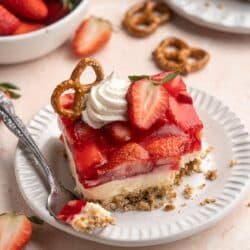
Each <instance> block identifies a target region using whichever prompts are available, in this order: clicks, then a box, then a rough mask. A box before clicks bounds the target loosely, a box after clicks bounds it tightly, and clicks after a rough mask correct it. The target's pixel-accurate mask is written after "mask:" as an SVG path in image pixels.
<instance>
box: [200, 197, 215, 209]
mask: <svg viewBox="0 0 250 250" xmlns="http://www.w3.org/2000/svg"><path fill="white" fill-rule="evenodd" d="M215 202H216V199H214V198H206V199H205V200H203V201H201V202H200V206H202V207H203V206H206V205H207V204H211V203H215Z"/></svg>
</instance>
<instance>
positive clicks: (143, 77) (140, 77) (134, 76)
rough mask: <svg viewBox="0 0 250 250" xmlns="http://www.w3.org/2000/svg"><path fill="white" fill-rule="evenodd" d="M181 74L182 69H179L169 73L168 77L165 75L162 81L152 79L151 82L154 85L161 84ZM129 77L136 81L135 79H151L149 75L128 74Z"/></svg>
mask: <svg viewBox="0 0 250 250" xmlns="http://www.w3.org/2000/svg"><path fill="white" fill-rule="evenodd" d="M179 74H180V71H179V70H177V71H175V72H173V73H171V74H169V75H167V76H166V77H164V78H163V79H162V80H161V81H160V82H157V81H152V80H151V82H152V84H154V85H161V84H163V83H167V82H170V81H171V80H173V79H174V78H175V77H176V76H178V75H179ZM128 79H129V80H130V81H131V82H135V81H139V80H142V79H150V76H149V75H130V76H128Z"/></svg>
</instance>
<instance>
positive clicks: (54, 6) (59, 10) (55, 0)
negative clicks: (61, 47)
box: [44, 0, 69, 24]
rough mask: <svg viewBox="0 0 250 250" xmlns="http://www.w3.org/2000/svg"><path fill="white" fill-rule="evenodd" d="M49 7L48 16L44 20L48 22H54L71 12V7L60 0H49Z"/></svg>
mask: <svg viewBox="0 0 250 250" xmlns="http://www.w3.org/2000/svg"><path fill="white" fill-rule="evenodd" d="M47 7H48V16H47V17H46V19H45V20H44V22H45V23H46V24H51V23H54V22H56V21H58V20H59V19H61V18H62V17H64V16H66V15H67V14H68V13H69V9H68V8H66V7H65V6H63V4H62V2H60V1H59V0H49V1H47Z"/></svg>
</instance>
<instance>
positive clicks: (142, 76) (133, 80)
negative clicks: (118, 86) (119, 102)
mask: <svg viewBox="0 0 250 250" xmlns="http://www.w3.org/2000/svg"><path fill="white" fill-rule="evenodd" d="M148 78H149V76H148V75H131V76H128V79H129V80H130V81H131V82H135V81H139V80H142V79H148Z"/></svg>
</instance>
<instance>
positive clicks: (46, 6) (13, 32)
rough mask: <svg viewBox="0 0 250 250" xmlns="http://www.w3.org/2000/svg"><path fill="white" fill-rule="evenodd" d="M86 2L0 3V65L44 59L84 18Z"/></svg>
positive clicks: (22, 0)
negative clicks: (41, 57) (42, 57)
mask: <svg viewBox="0 0 250 250" xmlns="http://www.w3.org/2000/svg"><path fill="white" fill-rule="evenodd" d="M87 2H88V0H0V64H12V63H20V62H24V61H28V60H32V59H35V58H38V57H40V56H43V55H45V54H47V53H49V52H51V51H52V50H54V49H56V48H57V47H59V46H60V45H61V44H63V43H64V42H65V41H66V40H67V39H68V38H69V37H70V35H71V34H72V33H74V31H75V29H76V28H77V26H78V25H79V24H80V23H81V21H82V20H83V18H84V16H83V15H84V11H85V9H86V6H87Z"/></svg>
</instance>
